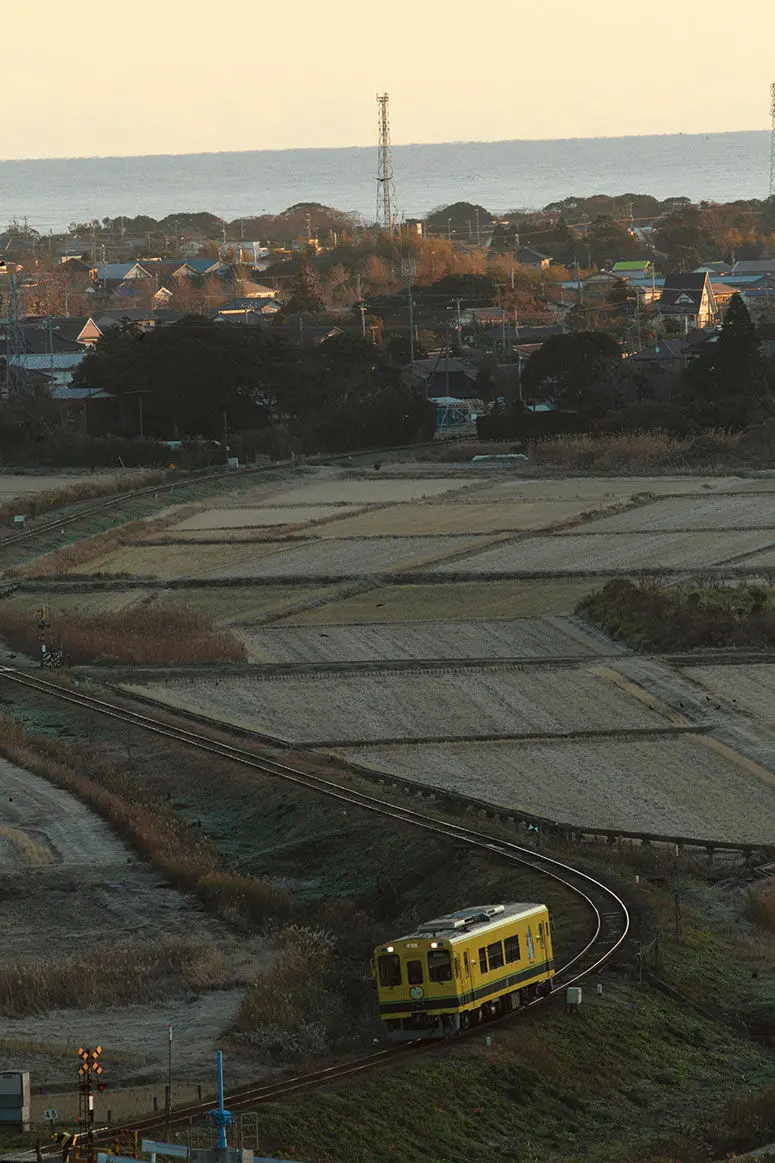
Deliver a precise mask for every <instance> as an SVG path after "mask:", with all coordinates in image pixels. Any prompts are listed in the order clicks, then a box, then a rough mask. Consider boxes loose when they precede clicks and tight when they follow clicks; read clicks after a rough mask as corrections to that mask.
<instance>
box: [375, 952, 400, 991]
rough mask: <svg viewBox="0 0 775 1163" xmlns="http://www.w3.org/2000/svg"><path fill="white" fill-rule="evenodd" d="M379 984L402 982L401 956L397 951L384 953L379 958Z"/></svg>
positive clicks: (387, 984)
mask: <svg viewBox="0 0 775 1163" xmlns="http://www.w3.org/2000/svg"><path fill="white" fill-rule="evenodd" d="M379 984H380V985H385V986H391V985H400V984H401V958H400V957H399V956H398V954H397V953H383V954H382V956H381V957H380V959H379Z"/></svg>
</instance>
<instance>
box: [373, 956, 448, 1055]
mask: <svg viewBox="0 0 775 1163" xmlns="http://www.w3.org/2000/svg"><path fill="white" fill-rule="evenodd" d="M457 962H459V958H458V959H457ZM374 965H375V973H376V978H377V994H378V997H379V1012H380V1017H381V1019H382V1021H383V1022H384V1023H385V1027H386V1030H387V1035H388V1037H389V1038H390V1040H391V1041H393V1042H412V1041H414V1040H415V1039H417V1038H448V1037H450V1035H452V1034H456V1033H458V1031H459V1029H460V1005H461V1002H462V998H461V997H460V991H461V989H462V983H461V982H460V981H458V979H457V977H456V972H457V971H458V969H459V966H458V964H457V963H456V959H455V955H454V951H453V949H452V945H451V944H450V942H449V941H445V940H443V939H442V938H441V937H438V938H437V937H432V938H425V937H409V938H405V939H402V940H399V941H394V942H393V944H391V945H380V946H379V947H378V948H377V949H376V950H375V951H374Z"/></svg>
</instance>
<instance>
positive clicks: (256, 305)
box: [215, 296, 282, 324]
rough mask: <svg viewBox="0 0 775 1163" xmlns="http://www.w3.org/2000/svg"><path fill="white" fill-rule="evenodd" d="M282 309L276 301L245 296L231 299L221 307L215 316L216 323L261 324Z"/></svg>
mask: <svg viewBox="0 0 775 1163" xmlns="http://www.w3.org/2000/svg"><path fill="white" fill-rule="evenodd" d="M281 310H282V308H281V306H280V304H279V303H278V302H277V300H276V299H261V298H256V299H254V298H251V297H250V296H243V297H241V298H238V299H230V300H229V302H228V303H224V305H223V306H222V307H219V309H218V311H217V312H216V315H215V322H216V323H244V324H248V323H260V322H261V321H262V320H264V319H269V318H271V317H272V316H273V315H277V314H278V312H279V311H281Z"/></svg>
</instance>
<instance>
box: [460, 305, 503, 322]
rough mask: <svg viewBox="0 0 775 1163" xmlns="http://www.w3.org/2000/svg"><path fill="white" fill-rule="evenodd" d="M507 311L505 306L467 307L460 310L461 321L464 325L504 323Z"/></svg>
mask: <svg viewBox="0 0 775 1163" xmlns="http://www.w3.org/2000/svg"><path fill="white" fill-rule="evenodd" d="M505 319H506V312H505V311H504V309H503V307H466V308H465V310H463V311H461V312H460V322H461V324H462V325H463V327H487V326H489V325H491V324H494V323H503V322H504V321H505Z"/></svg>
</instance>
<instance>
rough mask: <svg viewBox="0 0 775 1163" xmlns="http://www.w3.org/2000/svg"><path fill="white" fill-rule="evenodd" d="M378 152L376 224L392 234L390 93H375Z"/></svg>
mask: <svg viewBox="0 0 775 1163" xmlns="http://www.w3.org/2000/svg"><path fill="white" fill-rule="evenodd" d="M377 110H378V114H377V116H378V123H379V154H378V160H377V225H378V226H381V227H382V229H383V230H386V231H387V232H388V234H392V233H393V231H394V229H395V226H396V219H397V212H398V199H397V197H396V182H395V176H394V174H393V156H392V152H391V149H390V94H389V93H381V94H380V93H377Z"/></svg>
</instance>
